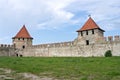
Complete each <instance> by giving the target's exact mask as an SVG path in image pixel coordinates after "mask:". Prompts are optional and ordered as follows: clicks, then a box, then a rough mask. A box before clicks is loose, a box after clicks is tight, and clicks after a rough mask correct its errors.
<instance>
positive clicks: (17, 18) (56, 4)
mask: <svg viewBox="0 0 120 80" xmlns="http://www.w3.org/2000/svg"><path fill="white" fill-rule="evenodd" d="M119 8H120V1H119V0H113V1H110V0H0V36H3V33H5V34H4V36H6V35H8V34H7V32H16V29H19V28H20V27H21V25H23V24H26V25H28V27H29V28H30V29H31V30H32V29H59V28H62V27H64V26H66V27H69V26H70V25H72V26H73V25H75V26H76V25H78V24H81V23H84V21H85V20H86V16H87V15H89V14H91V15H92V17H93V19H94V20H95V21H96V22H97V23H98V24H99V25H100V26H101V27H102V28H103V29H106V30H117V29H120V28H119V24H120V16H119V14H120V9H119ZM11 35H14V33H11ZM4 36H3V37H4Z"/></svg>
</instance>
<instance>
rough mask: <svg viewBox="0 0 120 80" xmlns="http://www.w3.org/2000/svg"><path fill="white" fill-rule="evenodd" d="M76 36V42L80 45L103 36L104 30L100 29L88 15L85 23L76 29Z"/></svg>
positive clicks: (87, 43)
mask: <svg viewBox="0 0 120 80" xmlns="http://www.w3.org/2000/svg"><path fill="white" fill-rule="evenodd" d="M77 32H78V38H77V40H78V41H77V42H78V44H81V45H90V44H94V43H96V41H97V40H98V39H100V38H103V37H104V32H105V31H104V30H103V29H101V28H100V27H99V26H98V25H97V24H96V22H95V21H94V20H93V19H92V18H91V17H90V16H89V19H88V20H87V21H86V23H85V24H84V25H83V26H82V28H80V29H79V30H77Z"/></svg>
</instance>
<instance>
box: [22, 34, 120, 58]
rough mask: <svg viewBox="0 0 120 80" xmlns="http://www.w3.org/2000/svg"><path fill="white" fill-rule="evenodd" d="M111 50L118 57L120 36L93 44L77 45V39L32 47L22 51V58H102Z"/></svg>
mask: <svg viewBox="0 0 120 80" xmlns="http://www.w3.org/2000/svg"><path fill="white" fill-rule="evenodd" d="M107 50H111V51H112V54H113V56H120V36H108V37H103V38H101V39H98V41H97V42H96V43H95V44H90V45H79V44H77V39H75V40H74V41H70V42H61V43H50V44H40V45H33V46H31V47H28V48H26V49H24V50H23V52H22V54H21V55H23V56H35V57H40V56H42V57H72V56H74V57H91V56H104V54H105V52H106V51H107Z"/></svg>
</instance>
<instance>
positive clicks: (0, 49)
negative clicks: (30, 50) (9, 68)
mask: <svg viewBox="0 0 120 80" xmlns="http://www.w3.org/2000/svg"><path fill="white" fill-rule="evenodd" d="M0 56H15V49H14V47H13V46H12V45H6V44H0Z"/></svg>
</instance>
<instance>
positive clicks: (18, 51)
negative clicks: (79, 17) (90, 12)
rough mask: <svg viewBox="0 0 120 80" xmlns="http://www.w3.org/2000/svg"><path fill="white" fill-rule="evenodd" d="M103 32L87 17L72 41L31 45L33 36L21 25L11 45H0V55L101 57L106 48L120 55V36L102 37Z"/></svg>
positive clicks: (113, 53) (114, 54)
mask: <svg viewBox="0 0 120 80" xmlns="http://www.w3.org/2000/svg"><path fill="white" fill-rule="evenodd" d="M104 32H105V31H104V30H103V29H101V28H100V27H99V26H98V25H97V24H96V23H95V21H94V20H93V19H92V18H91V17H89V19H88V20H87V21H86V23H85V24H84V25H83V26H82V27H81V28H80V29H79V30H77V33H78V36H77V38H76V39H74V41H71V42H61V43H50V44H40V45H32V40H33V38H32V37H31V36H30V34H29V32H28V31H27V29H26V27H25V25H23V27H22V28H21V30H20V31H19V32H18V33H17V34H16V36H14V37H13V38H12V40H13V42H12V45H3V44H1V45H0V56H24V57H31V56H34V57H40V56H41V57H92V56H97V57H99V56H100V57H101V56H104V54H105V52H106V51H107V50H111V51H112V55H113V56H120V36H119V35H117V36H114V37H113V36H108V37H104Z"/></svg>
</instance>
